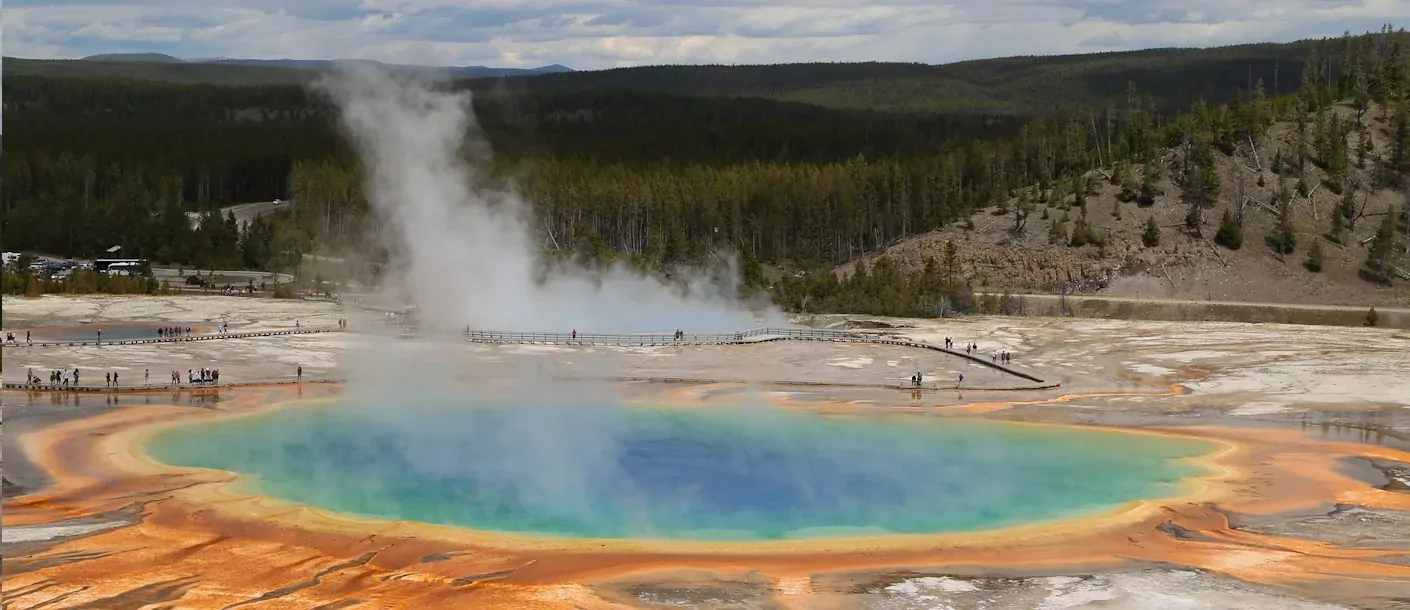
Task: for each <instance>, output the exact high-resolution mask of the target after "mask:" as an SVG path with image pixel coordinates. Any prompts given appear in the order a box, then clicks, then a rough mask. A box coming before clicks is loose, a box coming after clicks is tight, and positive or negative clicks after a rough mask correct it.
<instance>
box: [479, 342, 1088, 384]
mask: <svg viewBox="0 0 1410 610" xmlns="http://www.w3.org/2000/svg"><path fill="white" fill-rule="evenodd" d="M461 334H462V335H464V336H465V338H466V340H468V341H471V342H475V343H541V344H566V345H617V346H623V347H654V346H663V345H682V346H685V345H737V344H741V343H763V342H765V341H783V340H797V341H836V342H844V343H872V344H877V345H898V346H903V347H917V348H921V349H928V350H933V351H937V352H944V353H946V354H950V355H951V356H956V357H959V358H963V359H965V360H969V361H971V362H973V363H975V364H979V365H982V366H986V367H989V368H992V369H996V370H999V371H1003V372H1005V373H1008V374H1010V375H1013V376H1015V377H1020V378H1023V379H1027V380H1029V381H1032V382H1033V383H1034V384H1037V385H1035V386H1032V387H1034V388H1040V387H1042V388H1047V387H1057V386H1058V385H1060V384H1061V382H1058V381H1048V380H1045V379H1043V378H1041V377H1039V376H1037V375H1034V374H1032V373H1029V372H1026V371H1022V370H1019V369H1015V368H1013V367H1011V366H1007V365H1003V364H1000V363H998V362H995V361H992V360H990V359H987V358H984V357H983V356H981V355H979V354H977V353H976V354H970V353H966V352H964V351H962V350H955V349H949V348H946V347H944V346H941V345H936V344H934V343H926V342H924V341H912V340H909V339H888V338H883V337H879V336H875V335H871V334H861V333H855V332H848V331H841V330H821V329H814V328H751V329H749V330H744V331H739V332H733V333H685V334H684V335H683V336H682V337H681V338H680V339H676V338H675V335H673V334H635V335H631V334H597V333H578V334H576V335H574V334H573V333H519V332H501V331H492V330H472V329H465V330H464V331H463V332H462V333H461Z"/></svg>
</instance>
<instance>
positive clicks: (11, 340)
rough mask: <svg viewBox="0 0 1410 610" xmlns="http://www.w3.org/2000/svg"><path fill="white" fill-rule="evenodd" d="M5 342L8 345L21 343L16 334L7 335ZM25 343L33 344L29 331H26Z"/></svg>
mask: <svg viewBox="0 0 1410 610" xmlns="http://www.w3.org/2000/svg"><path fill="white" fill-rule="evenodd" d="M5 342H6V343H18V342H19V339H18V338H17V337H15V333H5ZM24 342H25V344H26V345H28V344H29V343H32V342H31V341H30V340H29V331H24Z"/></svg>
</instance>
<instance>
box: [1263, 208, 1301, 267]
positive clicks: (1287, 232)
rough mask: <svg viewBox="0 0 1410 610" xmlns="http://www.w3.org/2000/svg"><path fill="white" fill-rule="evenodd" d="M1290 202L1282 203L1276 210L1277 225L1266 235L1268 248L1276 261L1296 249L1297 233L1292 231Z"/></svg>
mask: <svg viewBox="0 0 1410 610" xmlns="http://www.w3.org/2000/svg"><path fill="white" fill-rule="evenodd" d="M1290 203H1291V200H1288V201H1284V202H1283V205H1282V206H1280V207H1279V209H1278V225H1277V226H1276V227H1274V228H1273V232H1272V233H1269V234H1268V238H1267V240H1266V241H1267V242H1268V247H1269V248H1272V249H1273V252H1275V253H1277V255H1278V260H1280V261H1281V260H1284V259H1283V257H1284V256H1286V255H1288V254H1292V253H1293V250H1295V249H1296V248H1297V233H1296V232H1295V231H1293V226H1292V214H1291V213H1290V210H1289V207H1290V206H1289V204H1290Z"/></svg>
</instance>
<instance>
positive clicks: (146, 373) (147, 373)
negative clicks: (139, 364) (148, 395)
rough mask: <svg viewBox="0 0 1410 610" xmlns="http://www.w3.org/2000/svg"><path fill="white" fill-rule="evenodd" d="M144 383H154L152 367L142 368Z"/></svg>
mask: <svg viewBox="0 0 1410 610" xmlns="http://www.w3.org/2000/svg"><path fill="white" fill-rule="evenodd" d="M142 385H152V369H142Z"/></svg>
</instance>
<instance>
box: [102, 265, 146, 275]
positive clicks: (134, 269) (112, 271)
mask: <svg viewBox="0 0 1410 610" xmlns="http://www.w3.org/2000/svg"><path fill="white" fill-rule="evenodd" d="M103 272H104V273H106V274H108V275H116V276H121V277H127V276H132V275H139V274H140V273H141V272H142V264H141V263H138V262H121V263H112V264H110V265H108V267H107V269H104V270H103Z"/></svg>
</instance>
